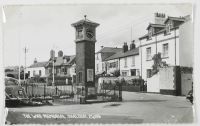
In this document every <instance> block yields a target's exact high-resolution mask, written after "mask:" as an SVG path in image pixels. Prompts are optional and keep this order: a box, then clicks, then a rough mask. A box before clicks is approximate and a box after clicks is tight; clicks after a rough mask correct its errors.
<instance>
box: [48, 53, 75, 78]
mask: <svg viewBox="0 0 200 126" xmlns="http://www.w3.org/2000/svg"><path fill="white" fill-rule="evenodd" d="M53 61H54V63H53ZM74 64H75V56H64V55H63V52H62V51H59V52H58V56H57V57H55V51H54V50H51V51H50V59H49V61H48V63H47V64H46V66H45V74H46V76H52V74H53V71H54V75H55V76H59V77H73V75H75V67H74ZM53 65H54V66H53ZM53 68H54V70H53Z"/></svg>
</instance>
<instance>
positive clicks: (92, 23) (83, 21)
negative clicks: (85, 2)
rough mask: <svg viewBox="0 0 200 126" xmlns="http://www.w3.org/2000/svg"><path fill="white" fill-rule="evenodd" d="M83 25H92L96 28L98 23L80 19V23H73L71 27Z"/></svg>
mask: <svg viewBox="0 0 200 126" xmlns="http://www.w3.org/2000/svg"><path fill="white" fill-rule="evenodd" d="M84 23H85V24H90V25H94V26H98V25H99V24H98V23H95V22H93V21H90V20H88V19H82V20H80V21H77V22H75V23H73V24H72V26H78V25H80V24H84Z"/></svg>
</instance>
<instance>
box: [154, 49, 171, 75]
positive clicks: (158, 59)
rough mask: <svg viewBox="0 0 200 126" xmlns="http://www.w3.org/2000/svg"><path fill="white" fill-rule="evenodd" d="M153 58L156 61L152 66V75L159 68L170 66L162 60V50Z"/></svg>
mask: <svg viewBox="0 0 200 126" xmlns="http://www.w3.org/2000/svg"><path fill="white" fill-rule="evenodd" d="M152 59H153V61H154V64H153V66H152V68H153V70H152V75H154V74H156V73H158V71H159V68H162V67H166V66H168V65H167V63H166V62H165V61H162V58H161V53H160V52H158V54H155V55H154V56H153V58H152Z"/></svg>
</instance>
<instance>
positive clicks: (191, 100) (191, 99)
mask: <svg viewBox="0 0 200 126" xmlns="http://www.w3.org/2000/svg"><path fill="white" fill-rule="evenodd" d="M186 99H188V100H189V101H190V102H191V103H192V104H193V90H190V91H189V92H188V94H187V95H186Z"/></svg>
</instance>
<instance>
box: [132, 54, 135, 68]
mask: <svg viewBox="0 0 200 126" xmlns="http://www.w3.org/2000/svg"><path fill="white" fill-rule="evenodd" d="M132 66H135V56H132Z"/></svg>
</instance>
